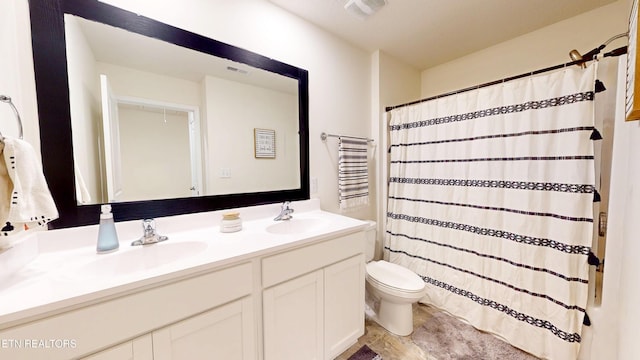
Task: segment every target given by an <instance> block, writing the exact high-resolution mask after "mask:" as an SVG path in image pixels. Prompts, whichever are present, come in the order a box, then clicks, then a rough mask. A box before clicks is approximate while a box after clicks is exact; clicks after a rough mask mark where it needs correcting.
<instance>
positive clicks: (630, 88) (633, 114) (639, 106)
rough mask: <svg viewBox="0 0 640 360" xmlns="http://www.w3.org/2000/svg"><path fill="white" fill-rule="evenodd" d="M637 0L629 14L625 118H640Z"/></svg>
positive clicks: (628, 119)
mask: <svg viewBox="0 0 640 360" xmlns="http://www.w3.org/2000/svg"><path fill="white" fill-rule="evenodd" d="M637 52H638V0H634V1H633V6H632V7H631V15H630V16H629V46H628V48H627V54H628V55H627V84H626V86H627V89H626V96H625V114H626V120H627V121H631V120H640V79H639V78H638V73H637V72H638V70H640V64H638V54H637Z"/></svg>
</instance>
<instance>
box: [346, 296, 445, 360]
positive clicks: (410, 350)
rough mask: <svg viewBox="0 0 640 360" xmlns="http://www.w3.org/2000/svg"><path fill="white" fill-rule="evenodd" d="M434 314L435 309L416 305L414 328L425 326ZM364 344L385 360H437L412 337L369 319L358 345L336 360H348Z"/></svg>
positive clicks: (366, 321)
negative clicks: (392, 330)
mask: <svg viewBox="0 0 640 360" xmlns="http://www.w3.org/2000/svg"><path fill="white" fill-rule="evenodd" d="M433 312H434V309H433V308H432V307H430V306H428V305H423V304H415V305H414V306H413V325H414V328H416V327H417V326H420V325H421V324H423V323H424V322H425V321H426V320H427V319H428V318H429V317H430V316H431V314H432V313H433ZM364 344H367V346H369V348H371V350H373V351H375V352H377V353H378V354H379V355H380V356H382V358H383V359H384V360H435V359H434V358H433V357H430V356H428V355H427V354H425V353H424V351H422V349H420V348H419V347H418V346H417V345H416V344H414V343H413V341H412V340H411V335H409V336H398V335H394V334H392V333H390V332H388V331H387V330H385V329H384V328H382V327H381V326H380V325H378V324H377V323H375V322H374V321H372V320H370V319H368V318H367V319H366V320H365V329H364V335H362V336H361V337H360V338H359V339H358V342H357V343H356V344H354V345H353V346H351V347H350V348H349V349H347V351H345V352H343V353H342V354H340V356H338V357H337V358H336V360H346V359H348V358H349V356H351V355H353V353H355V352H356V351H358V349H360V347H362V345H364Z"/></svg>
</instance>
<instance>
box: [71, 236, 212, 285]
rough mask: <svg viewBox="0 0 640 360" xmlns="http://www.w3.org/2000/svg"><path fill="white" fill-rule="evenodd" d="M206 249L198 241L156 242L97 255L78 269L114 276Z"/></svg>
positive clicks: (203, 244)
mask: <svg viewBox="0 0 640 360" xmlns="http://www.w3.org/2000/svg"><path fill="white" fill-rule="evenodd" d="M206 249H207V244H206V243H204V242H199V241H183V242H175V243H169V242H166V243H158V244H153V245H145V246H139V247H138V246H136V247H135V248H132V249H127V250H126V251H122V249H120V251H117V252H114V253H111V254H103V255H98V258H97V259H96V260H95V261H92V262H89V263H86V264H84V265H83V266H82V267H81V268H80V269H79V271H80V272H81V273H82V276H89V277H92V276H116V275H126V274H131V273H135V272H138V271H144V270H149V269H153V268H156V267H159V266H163V265H167V264H170V263H172V262H174V261H177V260H182V259H185V258H188V257H191V256H194V255H197V254H199V253H202V252H203V251H205V250H206Z"/></svg>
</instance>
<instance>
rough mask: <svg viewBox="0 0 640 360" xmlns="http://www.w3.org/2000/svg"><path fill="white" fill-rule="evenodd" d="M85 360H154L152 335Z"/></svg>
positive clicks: (103, 351)
mask: <svg viewBox="0 0 640 360" xmlns="http://www.w3.org/2000/svg"><path fill="white" fill-rule="evenodd" d="M83 359H84V360H153V352H152V345H151V335H144V336H141V337H139V338H137V339H134V340H132V341H127V342H125V343H122V344H120V345H116V346H114V347H111V348H108V349H106V350H102V351H100V352H99V353H95V354H93V355H90V356H87V357H85V358H83Z"/></svg>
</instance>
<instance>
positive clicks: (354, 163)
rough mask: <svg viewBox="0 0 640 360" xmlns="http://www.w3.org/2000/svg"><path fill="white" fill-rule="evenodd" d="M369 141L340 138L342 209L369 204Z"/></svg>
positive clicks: (339, 158)
mask: <svg viewBox="0 0 640 360" xmlns="http://www.w3.org/2000/svg"><path fill="white" fill-rule="evenodd" d="M368 145H369V143H368V142H367V140H359V139H343V138H340V143H339V148H338V192H339V195H340V199H339V200H340V209H341V210H348V209H351V208H355V207H359V206H364V205H368V204H369V168H368V166H367V160H368V157H367V151H368Z"/></svg>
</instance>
